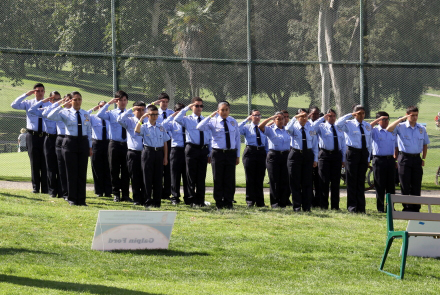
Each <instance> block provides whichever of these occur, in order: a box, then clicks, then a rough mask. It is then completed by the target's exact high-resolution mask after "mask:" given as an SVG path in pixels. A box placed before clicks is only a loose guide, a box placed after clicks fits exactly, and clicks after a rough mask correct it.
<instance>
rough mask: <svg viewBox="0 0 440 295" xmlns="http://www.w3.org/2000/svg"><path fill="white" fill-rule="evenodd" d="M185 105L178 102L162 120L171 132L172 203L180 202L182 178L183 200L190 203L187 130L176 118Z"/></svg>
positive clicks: (169, 132) (166, 128)
mask: <svg viewBox="0 0 440 295" xmlns="http://www.w3.org/2000/svg"><path fill="white" fill-rule="evenodd" d="M184 107H185V105H184V104H181V103H176V105H175V106H174V113H173V114H172V115H171V116H168V118H167V119H166V120H165V121H163V122H162V125H163V127H164V128H165V130H166V131H167V132H168V134H171V153H170V161H169V162H170V163H169V166H170V170H171V195H172V197H171V204H173V205H177V204H179V203H180V179H182V182H183V201H184V203H185V204H189V196H190V193H189V188H188V179H187V177H186V163H185V145H186V134H185V133H186V132H185V131H186V130H185V127H183V126H181V125H180V124H179V123H177V122H176V121H175V120H174V118H175V117H176V115H177V114H178V113H179V112H180V111H181V110H182V109H183V108H184Z"/></svg>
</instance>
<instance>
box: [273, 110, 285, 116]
mask: <svg viewBox="0 0 440 295" xmlns="http://www.w3.org/2000/svg"><path fill="white" fill-rule="evenodd" d="M279 115H282V116H283V117H284V113H283V111H278V112H275V116H279Z"/></svg>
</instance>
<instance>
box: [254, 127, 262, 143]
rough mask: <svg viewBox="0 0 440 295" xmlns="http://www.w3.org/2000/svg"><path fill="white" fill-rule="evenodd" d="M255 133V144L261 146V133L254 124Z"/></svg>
mask: <svg viewBox="0 0 440 295" xmlns="http://www.w3.org/2000/svg"><path fill="white" fill-rule="evenodd" d="M255 135H256V136H257V145H258V146H261V134H260V129H259V128H258V126H255Z"/></svg>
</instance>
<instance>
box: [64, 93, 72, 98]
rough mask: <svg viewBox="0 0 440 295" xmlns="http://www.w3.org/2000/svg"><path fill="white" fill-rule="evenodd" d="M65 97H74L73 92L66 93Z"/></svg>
mask: <svg viewBox="0 0 440 295" xmlns="http://www.w3.org/2000/svg"><path fill="white" fill-rule="evenodd" d="M64 97H68V98H70V99H72V94H70V93H67V94H66V95H64Z"/></svg>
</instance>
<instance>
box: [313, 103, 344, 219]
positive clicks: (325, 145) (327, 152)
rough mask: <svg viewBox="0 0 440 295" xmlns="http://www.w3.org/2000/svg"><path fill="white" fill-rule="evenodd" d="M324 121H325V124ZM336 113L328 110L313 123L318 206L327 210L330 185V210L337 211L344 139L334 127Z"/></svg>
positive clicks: (340, 130) (342, 133) (338, 129)
mask: <svg viewBox="0 0 440 295" xmlns="http://www.w3.org/2000/svg"><path fill="white" fill-rule="evenodd" d="M324 120H326V122H325V123H323V122H324ZM335 122H336V112H335V110H333V109H329V110H328V111H327V114H326V115H325V116H324V117H321V118H319V119H317V120H316V121H315V122H313V125H314V126H317V128H315V130H316V133H317V134H318V138H319V154H318V173H319V180H320V190H321V196H320V200H319V206H320V207H321V209H328V197H329V187H330V183H331V201H330V208H331V209H332V210H339V188H340V182H341V168H342V167H344V166H345V153H346V146H345V138H344V132H342V129H340V128H337V127H336V126H335Z"/></svg>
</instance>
